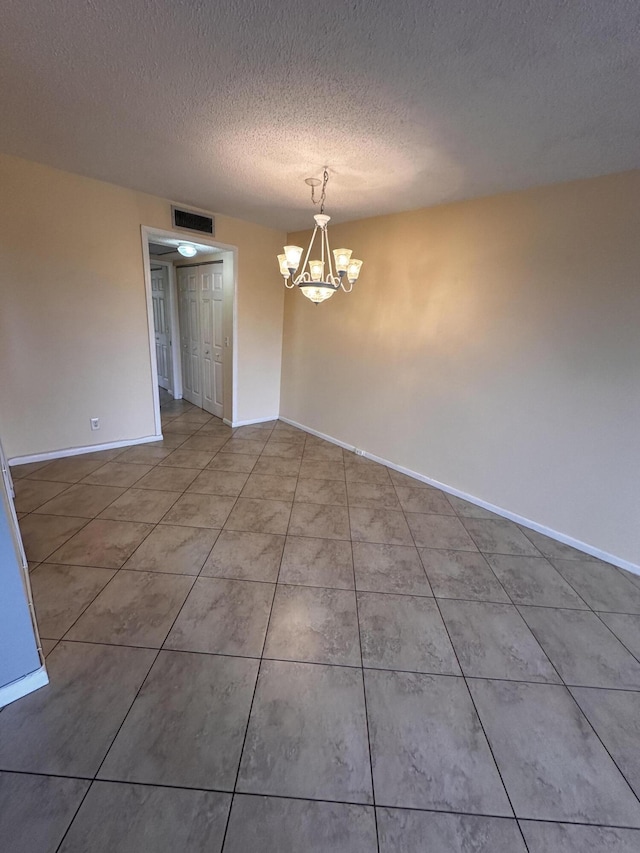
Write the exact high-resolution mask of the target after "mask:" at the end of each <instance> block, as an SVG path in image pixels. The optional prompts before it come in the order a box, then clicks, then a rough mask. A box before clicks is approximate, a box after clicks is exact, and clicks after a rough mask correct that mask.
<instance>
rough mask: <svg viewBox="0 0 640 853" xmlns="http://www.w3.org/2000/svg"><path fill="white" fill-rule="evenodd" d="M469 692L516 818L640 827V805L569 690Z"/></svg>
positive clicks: (537, 687) (472, 684) (494, 686)
mask: <svg viewBox="0 0 640 853" xmlns="http://www.w3.org/2000/svg"><path fill="white" fill-rule="evenodd" d="M469 689H470V690H471V693H472V695H473V699H474V701H475V703H476V707H477V709H478V713H479V714H480V719H481V720H482V723H483V725H484V728H485V731H486V732H487V736H488V737H489V741H490V743H491V747H492V749H493V752H494V755H495V757H496V760H497V762H498V766H499V768H500V772H501V774H502V779H503V781H504V783H505V785H506V787H507V791H508V792H509V797H510V798H511V802H512V804H513V807H514V809H515V812H516V815H517V816H518V817H522V818H530V819H537V820H559V821H575V822H584V823H611V824H614V825H618V826H639V825H640V804H639V803H638V801H637V799H636V798H635V797H634V795H633V793H632V791H631V789H630V788H629V787H628V785H627V783H626V782H625V780H624V778H623V777H622V775H621V774H620V772H619V770H618V769H617V768H616V766H615V765H614V763H613V761H612V760H611V758H610V757H609V755H608V754H607V752H606V750H605V748H604V747H603V746H602V744H601V743H600V741H599V740H598V738H597V737H596V735H595V734H594V733H593V731H592V730H591V727H590V726H589V725H588V723H587V721H586V720H585V718H584V716H583V715H582V713H581V712H580V710H579V708H578V706H577V705H576V704H575V702H574V701H573V699H572V697H571V695H570V694H569V692H568V690H567V689H566V688H565V687H562V686H560V685H551V684H523V683H521V682H515V681H483V680H480V679H472V680H470V681H469Z"/></svg>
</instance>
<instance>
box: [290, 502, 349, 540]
mask: <svg viewBox="0 0 640 853" xmlns="http://www.w3.org/2000/svg"><path fill="white" fill-rule="evenodd" d="M289 534H290V535H291V536H317V537H318V538H320V539H349V511H348V510H347V508H346V507H344V506H319V505H317V504H304V503H294V505H293V509H292V511H291V522H290V524H289Z"/></svg>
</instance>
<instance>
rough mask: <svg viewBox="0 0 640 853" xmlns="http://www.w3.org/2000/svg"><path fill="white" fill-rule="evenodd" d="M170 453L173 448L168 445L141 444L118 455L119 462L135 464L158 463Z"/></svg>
mask: <svg viewBox="0 0 640 853" xmlns="http://www.w3.org/2000/svg"><path fill="white" fill-rule="evenodd" d="M170 453H171V450H170V449H169V448H168V447H147V446H145V445H144V444H140V445H138V446H137V447H130V448H129V449H128V450H125V451H124V452H123V453H121V454H120V455H119V456H118V462H129V463H131V464H134V465H135V464H137V465H140V464H142V465H157V464H158V462H160V461H162V460H163V459H165V458H166V457H167V456H168V455H169V454H170Z"/></svg>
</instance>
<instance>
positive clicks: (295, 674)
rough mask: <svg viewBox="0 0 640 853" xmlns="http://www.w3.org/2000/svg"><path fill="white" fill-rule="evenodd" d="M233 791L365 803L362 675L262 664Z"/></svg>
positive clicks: (367, 796) (366, 771)
mask: <svg viewBox="0 0 640 853" xmlns="http://www.w3.org/2000/svg"><path fill="white" fill-rule="evenodd" d="M238 791H240V792H242V793H261V794H277V795H281V796H285V797H287V796H295V797H309V798H311V799H325V800H342V801H347V802H352V803H353V802H357V803H371V801H372V790H371V772H370V764H369V748H368V742H367V724H366V719H365V706H364V691H363V685H362V672H361V671H360V670H358V669H352V668H349V667H340V666H322V665H318V664H309V663H282V662H280V661H263V663H262V667H261V669H260V678H259V680H258V686H257V689H256V695H255V699H254V703H253V709H252V711H251V719H250V720H249V728H248V731H247V739H246V744H245V748H244V752H243V755H242V762H241V764H240V776H239V779H238Z"/></svg>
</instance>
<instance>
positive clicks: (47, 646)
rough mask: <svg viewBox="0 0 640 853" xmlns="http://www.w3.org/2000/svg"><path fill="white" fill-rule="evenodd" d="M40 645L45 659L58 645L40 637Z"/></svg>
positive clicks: (56, 642)
mask: <svg viewBox="0 0 640 853" xmlns="http://www.w3.org/2000/svg"><path fill="white" fill-rule="evenodd" d="M40 645H41V647H42V654H43V655H44V656H45V657H47V655H48V654H50V653H51V652H52V651H53V650H54V649H55V647H56V646H57V645H58V641H57V640H47V639H45V638H44V637H41V638H40Z"/></svg>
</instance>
